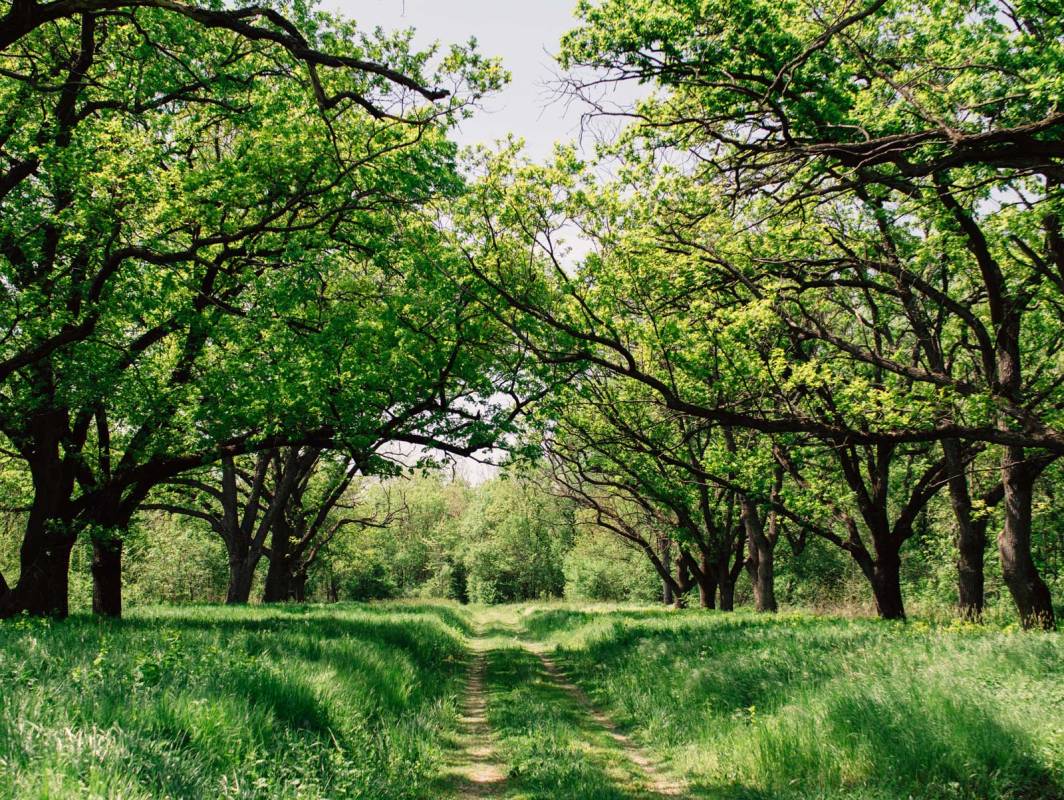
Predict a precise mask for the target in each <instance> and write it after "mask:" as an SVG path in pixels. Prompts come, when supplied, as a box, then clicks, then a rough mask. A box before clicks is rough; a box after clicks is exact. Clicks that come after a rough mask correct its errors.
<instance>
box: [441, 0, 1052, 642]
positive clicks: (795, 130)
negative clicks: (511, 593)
mask: <svg viewBox="0 0 1064 800" xmlns="http://www.w3.org/2000/svg"><path fill="white" fill-rule="evenodd" d="M1062 10H1064V8H1062V7H1061V5H1060V4H1059V3H1018V4H1012V3H1003V2H987V3H981V2H980V3H977V2H963V3H935V4H932V5H931V6H928V5H927V4H925V3H917V2H906V1H905V0H901V1H899V2H882V1H878V2H877V1H875V0H869V1H868V2H860V3H848V2H847V3H843V2H839V3H826V4H817V5H816V6H815V7H814V6H810V5H807V4H797V5H796V4H787V3H775V2H769V1H768V0H748V1H746V2H739V3H728V4H713V3H710V4H705V3H702V4H688V3H669V2H666V3H651V4H635V5H633V4H631V3H627V2H623V1H622V0H603V2H598V3H583V4H581V5H580V6H579V7H578V14H579V16H580V17H581V25H580V26H579V27H578V28H577V29H576V30H574V31H572V32H570V33H569V34H567V35H566V37H565V38H564V39H563V42H562V47H561V57H560V60H561V64H562V65H563V67H566V68H569V69H571V70H572V75H573V77H572V78H571V89H572V91H573V92H574V93H575V94H577V95H578V96H583V97H585V98H586V99H587V100H588V101H589V102H590V103H591V109H592V110H591V112H590V115H591V116H592V117H594V116H595V114H596V113H601V114H603V115H605V116H606V117H607V118H614V117H616V116H617V115H620V116H622V117H624V118H626V119H628V120H629V122H630V124H629V125H628V126H627V127H625V128H624V129H623V130H622V131H621V132H620V133H619V134H618V135H616V136H614V137H612V138H611V139H610V140H609V141H607V143H606V144H604V145H603V146H602V147H601V148H600V149H599V151H598V153H597V154H596V157H595V158H594V159H589V160H586V161H582V160H581V159H580V158H579V157H578V156H577V154H576V153H575V151H569V150H561V151H559V153H558V155H557V157H556V159H555V161H554V162H553V163H552V164H548V165H534V164H528V163H525V162H523V161H522V160H521V159H520V156H519V154H518V153H516V152H514V151H512V150H511V151H507V152H502V153H495V154H485V155H484V157H483V158H482V159H481V161H480V164H479V166H480V169H481V172H480V174H481V179H480V180H479V182H478V183H477V184H476V185H475V186H474V187H473V189H472V191H471V193H470V195H469V196H468V197H467V198H465V210H466V214H465V216H464V217H463V219H462V222H461V224H462V233H463V235H464V237H465V243H466V247H467V249H468V252H469V253H470V264H471V269H472V270H473V271H474V273H475V274H476V275H477V277H478V279H479V282H478V284H477V285H478V288H479V289H480V291H481V292H482V297H483V298H484V302H485V304H487V305H490V306H493V307H497V308H504V309H505V311H504V312H502V313H500V315H499V317H500V319H502V320H504V321H505V323H506V324H507V325H508V326H509V327H510V328H511V330H512V331H513V333H514V335H515V337H517V338H518V339H519V341H521V342H522V343H524V344H526V345H528V346H529V347H530V348H531V349H532V350H533V351H534V352H535V353H536V355H537V357H538V358H539V359H541V360H542V362H543V363H546V364H553V365H576V364H580V365H582V366H584V367H585V368H584V369H583V370H582V371H581V373H580V376H579V378H578V379H577V380H574V381H572V382H569V383H567V384H566V385H565V386H564V388H563V390H561V391H559V392H555V393H553V394H552V395H551V398H550V402H549V410H546V411H544V412H543V416H544V417H546V418H549V419H550V422H549V423H548V424H544V425H542V426H541V430H542V437H543V447H544V449H545V451H546V452H547V453H548V454H549V457H550V459H551V463H552V464H553V465H554V468H555V473H556V475H557V477H558V479H559V481H560V482H561V483H563V484H564V485H566V486H567V487H569V489H570V490H571V492H572V495H573V497H574V498H575V499H576V500H577V501H578V502H580V503H582V504H583V505H584V506H586V507H588V508H592V509H594V510H595V512H596V513H598V514H601V516H602V518H603V521H604V524H608V525H610V526H612V527H613V528H615V529H616V531H617V533H618V535H621V536H626V537H630V538H633V540H635V539H634V533H633V531H634V530H637V529H638V528H639V525H633V520H636V521H637V522H640V523H649V522H654V523H655V524H656V525H658V526H660V527H661V528H663V529H666V530H669V531H674V532H675V533H676V537H677V539H678V540H679V541H681V542H682V543H683V545H684V546H685V551H684V553H683V554H682V556H681V557H682V558H683V563H684V568H685V570H686V571H687V573H689V574H690V575H691V576H692V577H693V579H694V580H695V581H698V582H699V583H700V584H702V585H704V588H705V591H706V592H707V593H708V592H709V591H710V590H711V589H712V587H713V586H714V585H715V586H717V587H721V586H724V587H725V588H727V586H729V585H730V583H731V582H732V581H733V577H734V575H735V574H736V571H737V569H739V565H740V563H743V562H745V564H746V566H747V567H748V568H749V569H750V571H751V575H752V576H753V579H754V582H755V583H754V586H755V596H756V603H757V607H758V608H759V609H761V610H763V611H771V610H773V609H774V608H775V607H776V599H775V597H774V580H773V562H774V559H775V558H776V547H777V544H778V542H779V541H780V540H781V539H784V538H793V537H798V536H807V537H816V538H818V539H820V540H822V541H824V542H828V543H830V544H831V545H833V546H835V547H837V548H838V549H839V550H840V551H842V552H843V553H844V554H846V556H847V557H849V558H851V559H852V560H853V562H854V564H855V565H856V566H857V567H858V568H859V570H860V571H861V573H862V574H863V575H864V576H865V578H866V580H867V583H868V587H869V590H870V594H871V595H872V596H873V597H874V600H875V604H876V607H877V609H878V611H879V613H880V614H881V615H882V616H883V617H887V618H901V617H904V616H905V598H904V594H903V591H902V581H901V565H902V561H903V553H904V551H905V550H906V549H908V548H911V547H912V544H913V542H914V539H916V538H917V537H918V535H919V534H920V530H921V526H923V525H924V524H925V521H926V520H927V519H928V515H929V509H930V508H931V506H932V504H933V503H935V502H936V499H937V498H939V497H940V496H943V495H945V496H947V497H948V499H949V505H950V508H951V510H952V515H951V519H949V521H948V522H947V523H946V524H947V526H948V529H949V530H950V531H951V532H952V534H953V535H954V536H955V559H956V573H957V574H956V586H957V597H958V603H959V610H960V613H961V614H962V615H963V616H965V617H967V618H971V619H977V618H979V616H980V615H981V613H982V611H983V608H984V606H985V551H986V549H987V546H988V544H989V542H990V540H991V537H993V538H995V539H996V545H997V547H996V550H997V557H998V559H999V561H1000V568H1001V574H1002V576H1003V580H1004V582H1005V584H1006V586H1007V587H1008V591H1009V593H1010V595H1011V598H1012V601H1013V603H1014V604H1015V607H1016V609H1017V612H1018V614H1019V617H1020V620H1021V621H1022V623H1023V624H1024V625H1025V626H1043V627H1047V628H1052V627H1054V625H1055V621H1054V606H1053V599H1052V593H1051V591H1050V587H1049V585H1048V584H1047V582H1046V579H1045V572H1046V569H1047V564H1046V562H1045V560H1044V557H1043V556H1041V555H1040V553H1042V554H1044V553H1046V552H1050V551H1052V552H1059V546H1060V545H1059V542H1060V537H1061V529H1060V521H1059V519H1060V514H1059V510H1060V503H1059V489H1060V472H1059V466H1058V460H1059V458H1060V456H1061V455H1062V454H1064V438H1062V428H1061V423H1062V422H1064V417H1062V416H1061V414H1062V411H1064V394H1062V392H1064V361H1062V360H1061V359H1062V355H1061V354H1062V353H1064V348H1062V344H1064V325H1062V320H1064V232H1062V227H1061V219H1062V216H1061V212H1062V208H1061V205H1062V203H1064V192H1062V191H1061V181H1062V178H1064V173H1062V171H1061V170H1062V161H1061V159H1062V157H1064V115H1062V113H1061V111H1060V108H1061V102H1060V101H1061V96H1062V92H1064V83H1062V81H1061V77H1060V74H1059V70H1057V69H1056V68H1055V67H1054V66H1053V59H1055V58H1057V57H1058V56H1059V55H1060V53H1061V48H1062V41H1064V39H1062V33H1064V28H1062V25H1064V14H1062V13H1061V12H1062ZM625 82H632V83H639V84H641V85H642V86H643V87H644V89H645V94H644V97H643V99H642V100H641V101H639V102H638V103H635V104H634V105H632V106H630V107H627V108H620V109H617V108H613V107H611V105H610V103H609V101H608V97H606V96H604V94H603V93H604V91H606V90H607V89H608V87H610V86H615V85H617V84H621V83H625ZM611 173H612V176H614V177H612V178H611V177H609V176H610V175H611ZM604 176H605V177H604ZM574 232H579V235H580V237H581V238H582V239H583V242H582V245H581V248H580V249H581V251H587V255H586V256H584V257H582V258H581V259H579V263H578V264H577V263H574V262H573V260H572V259H567V256H566V252H567V251H566V244H565V241H566V239H567V238H568V239H571V238H572V236H573V234H574ZM991 526H992V527H991ZM743 540H745V544H744V542H743ZM1036 543H1037V544H1038V546H1037V547H1036ZM744 547H745V549H746V556H743V555H741V553H740V550H741V549H742V548H744ZM648 555H649V552H648ZM663 566H664V565H663ZM663 574H664V572H663ZM679 588H682V587H679Z"/></svg>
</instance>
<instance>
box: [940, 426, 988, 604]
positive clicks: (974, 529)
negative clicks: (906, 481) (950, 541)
mask: <svg viewBox="0 0 1064 800" xmlns="http://www.w3.org/2000/svg"><path fill="white" fill-rule="evenodd" d="M942 452H943V454H944V455H945V457H946V465H947V469H948V470H949V481H948V483H949V499H950V505H951V506H952V507H953V516H954V518H955V519H956V521H957V606H958V609H959V611H960V614H961V617H962V618H963V619H968V620H979V619H981V618H982V616H983V608H984V605H985V598H984V582H985V581H984V572H983V554H984V553H985V552H986V521H985V519H983V520H974V519H972V498H971V493H970V492H969V490H968V477H967V476H966V475H965V473H964V461H963V459H962V458H961V454H960V444H959V443H958V442H957V440H956V439H946V440H944V441H943V442H942Z"/></svg>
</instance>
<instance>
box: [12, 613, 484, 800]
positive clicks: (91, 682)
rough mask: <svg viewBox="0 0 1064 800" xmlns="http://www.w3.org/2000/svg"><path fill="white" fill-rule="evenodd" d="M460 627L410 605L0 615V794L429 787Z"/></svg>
mask: <svg viewBox="0 0 1064 800" xmlns="http://www.w3.org/2000/svg"><path fill="white" fill-rule="evenodd" d="M466 624H467V623H466V622H465V620H464V617H463V616H462V615H461V612H459V611H457V610H456V609H451V608H447V607H439V606H426V607H418V606H412V605H411V606H402V605H398V606H390V607H384V608H379V607H372V606H370V607H356V606H349V607H330V608H328V609H321V608H313V607H299V606H297V607H292V608H284V609H280V608H276V609H275V608H257V609H256V608H244V609H227V608H218V607H214V608H208V607H200V608H183V609H147V610H137V611H135V612H134V613H133V614H131V615H130V617H129V618H128V619H126V620H123V621H121V622H100V621H97V620H94V619H92V618H88V617H81V618H77V617H75V618H71V619H69V620H66V621H64V622H58V623H56V622H47V621H40V620H32V619H20V620H16V621H9V622H6V623H3V624H0V797H11V798H19V800H23V799H24V798H25V799H29V798H57V799H58V798H71V797H89V798H107V799H108V800H111V799H112V798H124V799H126V800H128V799H131V798H159V797H170V798H223V797H224V798H296V797H298V798H319V797H320V798H324V797H332V798H336V797H345V798H367V799H369V798H372V800H388V799H389V798H414V797H426V796H430V795H431V792H430V790H429V788H428V787H429V785H430V783H431V780H432V778H433V777H434V775H435V774H436V772H437V770H438V762H439V760H440V757H441V747H442V745H441V741H442V738H443V737H442V733H443V732H445V731H447V730H450V729H451V728H453V726H454V724H455V718H456V710H455V697H456V695H457V694H458V693H459V691H460V688H461V685H462V678H463V674H464V653H465V650H464V645H463V639H462V633H463V631H462V627H463V626H464V625H466Z"/></svg>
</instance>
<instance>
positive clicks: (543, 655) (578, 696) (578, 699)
mask: <svg viewBox="0 0 1064 800" xmlns="http://www.w3.org/2000/svg"><path fill="white" fill-rule="evenodd" d="M521 645H522V647H524V648H525V649H526V650H528V651H529V652H530V653H532V654H533V655H535V656H536V657H537V658H538V659H539V661H540V663H541V664H542V665H543V669H544V670H545V671H546V673H547V674H548V675H550V677H551V679H552V680H553V681H554V682H555V684H557V686H558V687H559V688H560V689H561V690H562V691H564V692H565V693H566V694H567V695H568V696H569V697H570V698H572V700H573V702H575V703H576V704H577V705H579V706H580V708H581V709H582V710H583V712H584V713H585V714H586V715H587V716H588V717H590V718H591V719H592V720H594V721H595V724H597V725H598V726H599V727H600V728H602V729H603V730H604V731H605V732H606V733H607V734H608V735H609V737H610V738H611V739H613V741H614V742H615V743H616V744H617V746H618V748H619V749H620V750H621V751H622V752H623V753H624V755H625V757H627V759H628V760H629V761H630V762H631V763H632V764H634V765H635V766H636V767H637V768H638V770H639V771H640V772H642V774H643V775H644V776H645V778H646V787H647V789H649V790H650V791H651V792H653V793H654V794H655V795H656V796H659V797H686V796H687V794H686V791H687V790H686V787H685V785H684V783H683V782H682V781H681V780H679V779H677V778H674V777H672V776H669V775H666V774H665V773H664V772H663V771H662V770H661V768H660V767H659V766H658V764H657V763H656V762H655V761H654V759H652V758H651V757H650V756H649V755H648V754H647V753H646V751H645V750H643V748H641V747H640V746H639V745H638V744H636V743H635V742H633V741H632V739H631V738H630V737H628V736H626V735H625V734H623V733H621V731H620V729H619V728H618V726H617V723H615V722H614V721H613V720H612V719H610V718H609V717H608V716H606V715H605V714H603V713H602V712H601V711H599V710H598V709H597V708H595V706H594V705H593V704H592V703H591V698H589V697H588V696H587V694H586V693H585V692H584V690H583V689H581V688H580V687H579V686H577V685H576V684H575V683H573V682H572V681H570V680H569V678H568V677H566V675H565V672H563V671H562V669H561V668H560V667H559V666H558V664H557V663H556V662H555V661H554V660H553V659H552V658H551V657H550V656H549V655H548V654H547V652H546V649H545V648H544V647H543V646H542V645H540V644H537V643H533V642H527V641H523V642H521Z"/></svg>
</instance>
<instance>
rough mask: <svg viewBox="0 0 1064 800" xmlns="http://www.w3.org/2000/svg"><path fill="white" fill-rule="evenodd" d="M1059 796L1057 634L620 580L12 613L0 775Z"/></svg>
mask: <svg viewBox="0 0 1064 800" xmlns="http://www.w3.org/2000/svg"><path fill="white" fill-rule="evenodd" d="M9 797H10V798H19V800H23V798H26V799H28V800H32V799H33V798H69V797H78V798H82V797H84V798H101V799H102V798H108V800H110V798H117V797H121V798H123V800H140V799H141V798H144V799H145V800H146V799H147V798H222V797H232V798H263V799H264V800H265V798H271V799H272V798H293V800H294V799H295V798H299V799H300V800H302V799H303V798H321V799H322V800H324V798H333V799H334V800H338V799H339V798H365V800H393V799H394V800H400V798H402V799H403V800H419V799H422V798H424V799H425V800H429V799H431V800H443V799H444V798H446V800H465V799H466V798H499V799H500V800H548V799H549V800H655V799H657V798H673V797H683V798H702V799H705V800H710V799H712V800H724V799H725V798H729V800H730V799H731V798H745V799H746V800H755V799H756V800H768V799H769V798H784V799H787V798H794V799H795V800H798V799H799V798H801V799H802V800H804V799H805V798H823V799H824V800H827V799H828V798H831V799H832V800H835V799H837V800H844V799H845V800H857V799H858V798H860V799H861V800H888V799H889V800H894V798H918V799H920V800H939V799H940V798H941V800H957V799H960V798H964V799H966V800H967V799H970V800H975V798H1015V799H1016V800H1061V798H1064V642H1062V639H1061V636H1060V634H1045V633H1031V634H1028V633H1021V632H1016V631H1012V630H1000V629H997V630H995V629H992V628H990V627H986V628H981V627H977V626H974V625H963V624H932V623H928V622H923V621H919V620H916V621H912V622H909V623H907V624H900V623H884V622H879V621H877V620H867V619H844V618H840V617H827V616H815V615H811V614H803V613H797V612H789V613H784V614H779V615H776V616H774V617H764V616H756V615H753V614H750V613H745V612H738V613H732V614H723V613H719V612H702V611H698V610H689V611H682V612H677V611H673V610H665V609H661V608H646V607H644V608H637V607H619V606H607V605H584V606H579V605H573V604H534V605H533V604H528V605H520V606H501V607H492V608H467V607H460V606H456V605H451V604H445V603H401V602H396V603H380V604H372V605H359V604H342V605H338V606H291V607H250V608H240V609H231V608H217V607H185V608H154V609H135V610H133V612H132V613H130V615H129V618H128V619H125V620H122V621H120V622H101V621H97V620H94V619H92V618H90V617H74V618H71V619H70V620H66V621H64V622H48V621H41V620H33V619H18V620H11V621H7V622H3V623H0V798H9Z"/></svg>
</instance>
